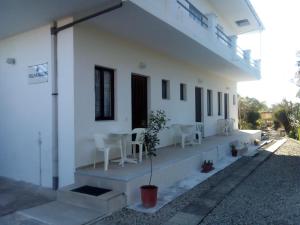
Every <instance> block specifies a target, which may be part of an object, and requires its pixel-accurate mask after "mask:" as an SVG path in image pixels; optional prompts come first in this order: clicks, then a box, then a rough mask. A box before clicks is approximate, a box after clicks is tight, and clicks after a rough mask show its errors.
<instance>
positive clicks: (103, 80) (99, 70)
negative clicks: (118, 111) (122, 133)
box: [95, 66, 114, 120]
mask: <svg viewBox="0 0 300 225" xmlns="http://www.w3.org/2000/svg"><path fill="white" fill-rule="evenodd" d="M113 119H114V70H112V69H108V68H104V67H99V66H96V67H95V120H113Z"/></svg>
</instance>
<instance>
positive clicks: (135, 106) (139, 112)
mask: <svg viewBox="0 0 300 225" xmlns="http://www.w3.org/2000/svg"><path fill="white" fill-rule="evenodd" d="M147 87H148V85H147V77H146V76H142V75H137V74H132V76H131V107H132V110H131V113H132V129H134V128H145V127H147V121H148V88H147Z"/></svg>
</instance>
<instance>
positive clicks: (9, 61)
mask: <svg viewBox="0 0 300 225" xmlns="http://www.w3.org/2000/svg"><path fill="white" fill-rule="evenodd" d="M6 63H7V64H10V65H15V64H16V59H15V58H7V59H6Z"/></svg>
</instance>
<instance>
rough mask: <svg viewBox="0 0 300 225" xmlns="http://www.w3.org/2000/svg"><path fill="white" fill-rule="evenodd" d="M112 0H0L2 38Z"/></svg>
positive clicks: (0, 37)
mask: <svg viewBox="0 0 300 225" xmlns="http://www.w3.org/2000/svg"><path fill="white" fill-rule="evenodd" d="M107 2H112V0H0V28H1V29H0V39H3V38H5V37H8V36H11V35H14V34H16V33H20V32H24V31H27V30H30V29H33V28H36V27H39V26H42V25H45V24H48V23H50V22H52V21H54V20H57V19H59V18H63V17H67V16H71V15H76V14H77V13H79V12H82V11H85V10H90V9H95V8H97V7H100V6H101V5H102V4H106V3H107Z"/></svg>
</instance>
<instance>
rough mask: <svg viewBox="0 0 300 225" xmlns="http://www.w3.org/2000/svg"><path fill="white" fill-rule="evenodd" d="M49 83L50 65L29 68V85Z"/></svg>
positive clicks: (44, 64)
mask: <svg viewBox="0 0 300 225" xmlns="http://www.w3.org/2000/svg"><path fill="white" fill-rule="evenodd" d="M44 82H48V63H43V64H39V65H34V66H28V83H29V84H38V83H44Z"/></svg>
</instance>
